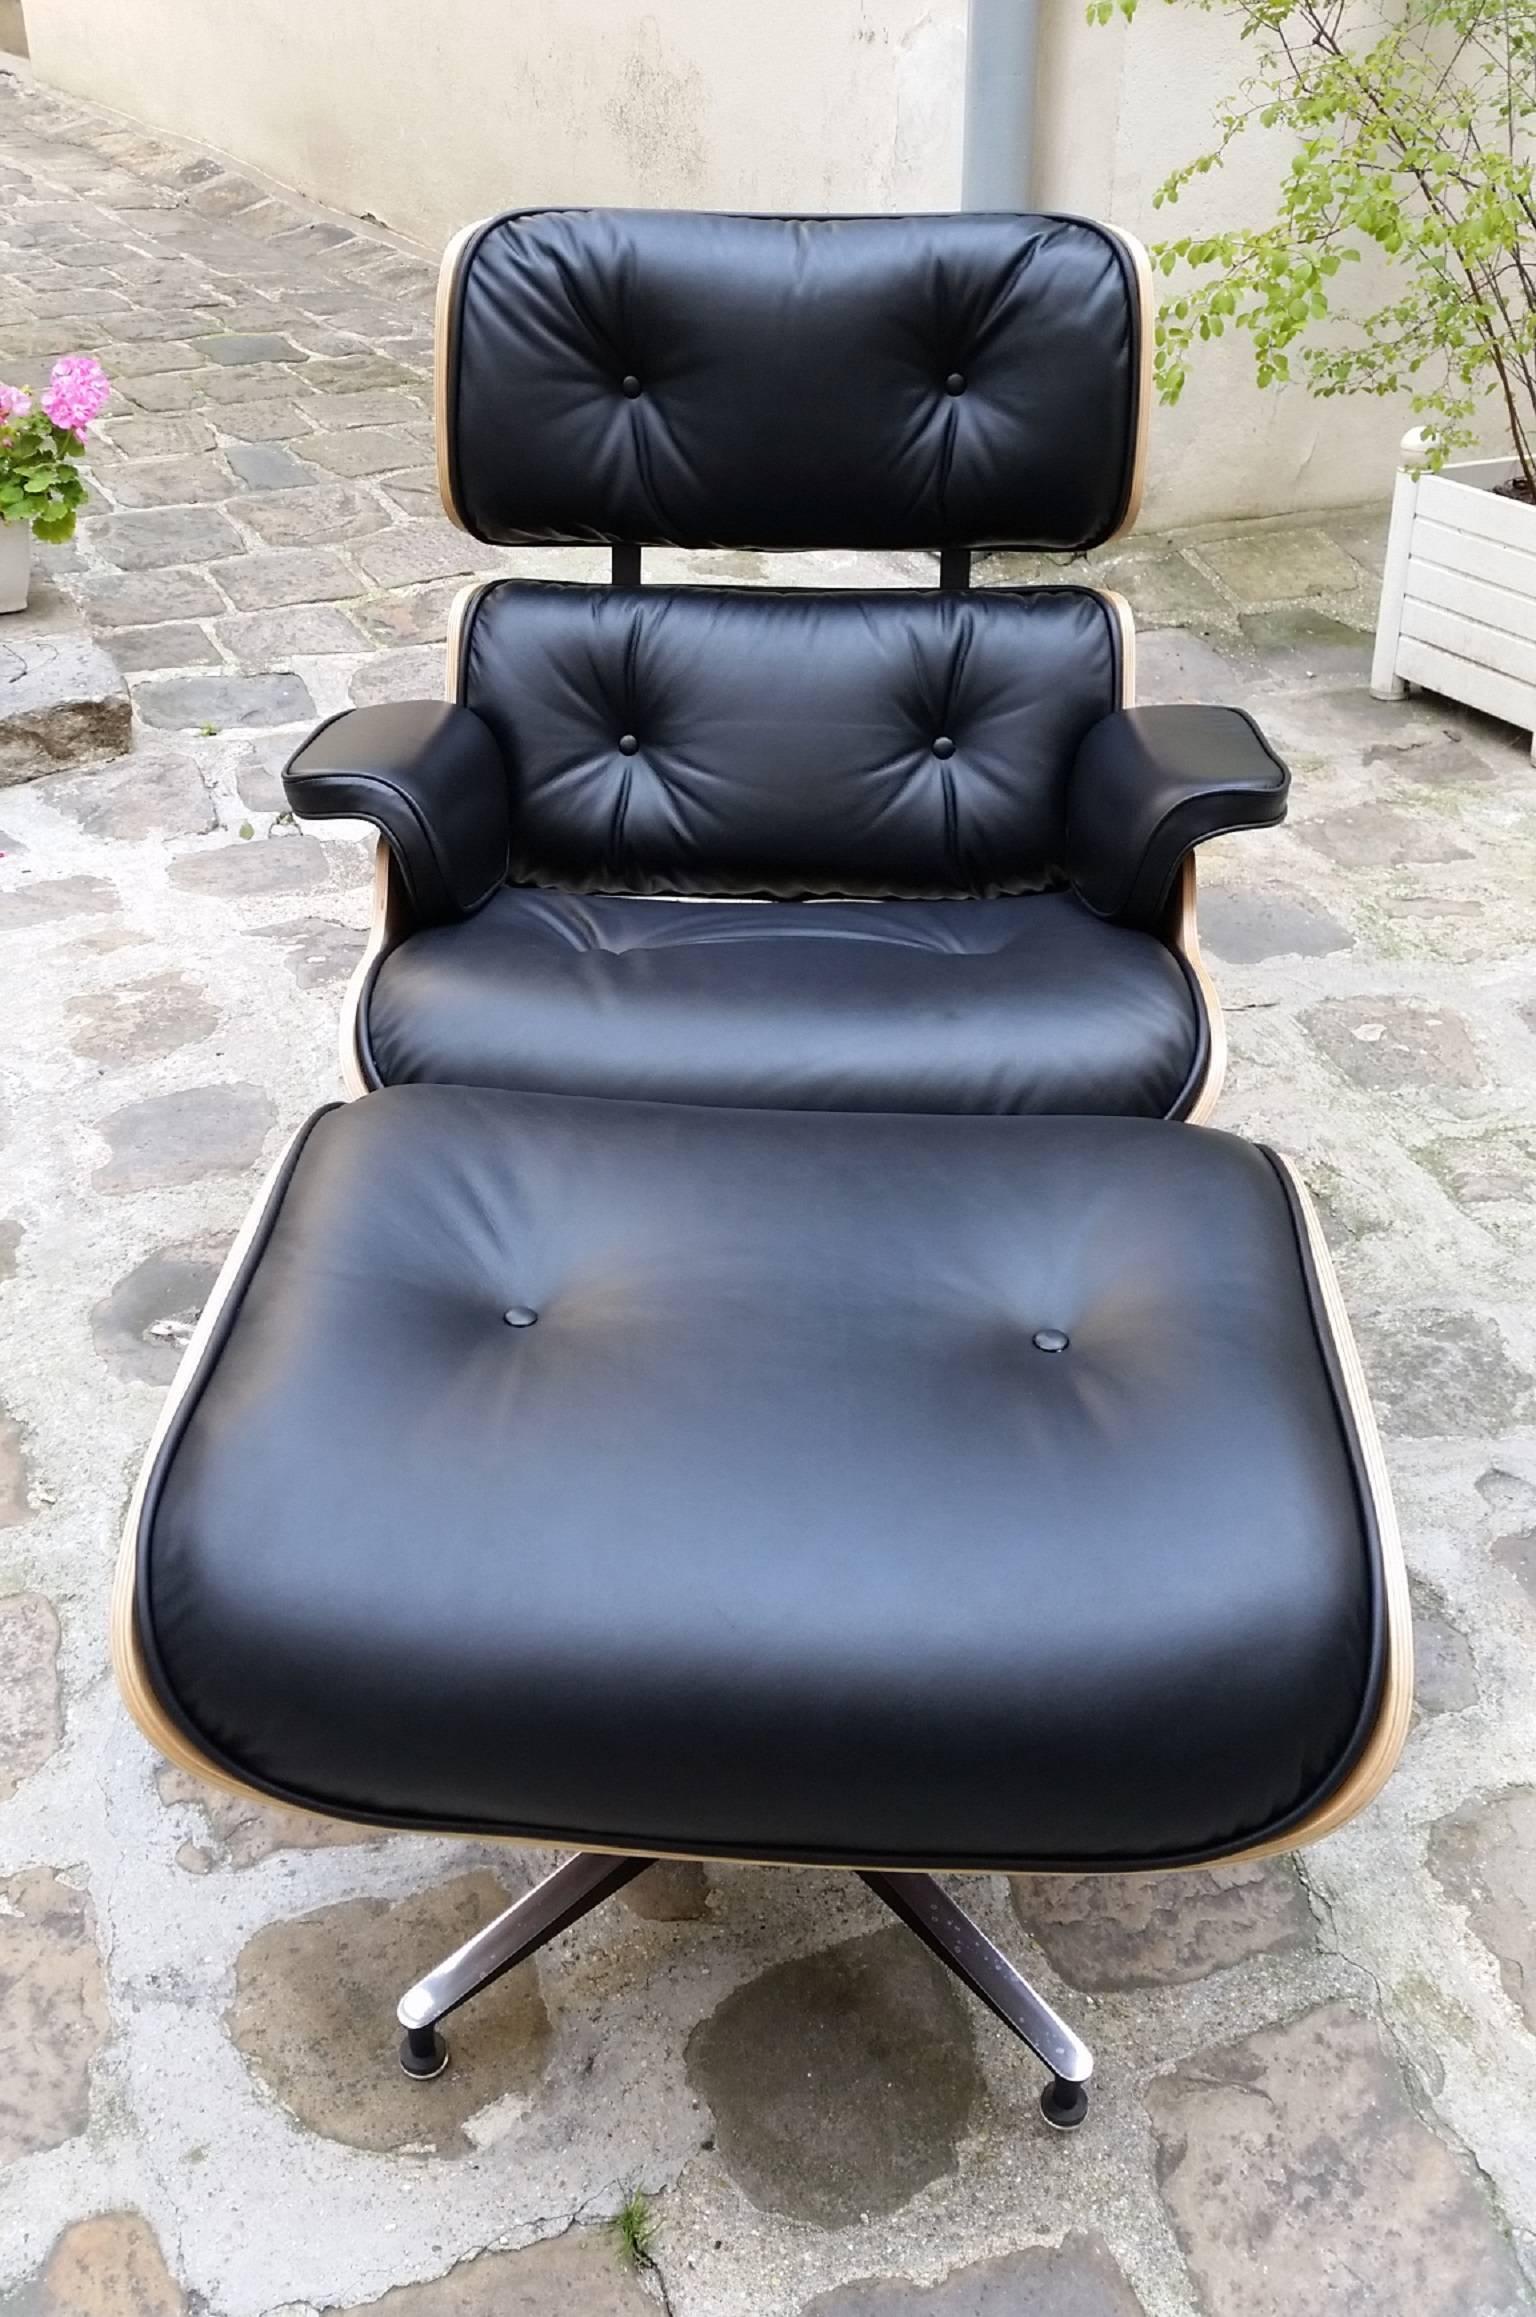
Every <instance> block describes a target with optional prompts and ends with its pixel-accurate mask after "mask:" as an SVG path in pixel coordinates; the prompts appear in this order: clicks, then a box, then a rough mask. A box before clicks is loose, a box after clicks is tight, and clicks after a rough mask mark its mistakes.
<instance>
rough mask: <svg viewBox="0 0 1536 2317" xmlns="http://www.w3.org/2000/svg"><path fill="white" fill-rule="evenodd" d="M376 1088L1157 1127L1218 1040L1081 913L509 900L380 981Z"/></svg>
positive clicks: (1035, 903) (999, 906)
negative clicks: (1097, 1118) (1016, 1116)
mask: <svg viewBox="0 0 1536 2317" xmlns="http://www.w3.org/2000/svg"><path fill="white" fill-rule="evenodd" d="M362 1027H363V1042H364V1052H365V1057H366V1059H367V1062H368V1065H369V1070H370V1075H371V1076H372V1078H373V1080H374V1082H375V1084H383V1085H398V1084H402V1083H406V1082H411V1083H419V1082H423V1081H426V1082H434V1083H438V1084H453V1085H462V1086H501V1087H507V1088H512V1089H523V1088H527V1089H539V1090H547V1091H551V1092H564V1093H573V1094H603V1095H623V1096H629V1097H635V1098H646V1099H652V1098H654V1099H660V1100H666V1101H674V1102H707V1103H725V1104H737V1105H744V1106H752V1107H758V1106H761V1107H765V1108H786V1109H802V1110H812V1109H814V1110H905V1111H913V1110H928V1111H992V1112H998V1111H1002V1112H1007V1111H1041V1112H1045V1111H1062V1112H1077V1113H1087V1112H1091V1113H1100V1112H1111V1113H1119V1114H1128V1115H1132V1116H1139V1117H1162V1116H1165V1115H1167V1114H1170V1113H1174V1112H1177V1110H1178V1109H1179V1107H1180V1105H1181V1103H1182V1102H1183V1101H1184V1100H1185V1099H1187V1097H1188V1095H1189V1093H1190V1092H1191V1090H1192V1089H1193V1087H1194V1086H1195V1085H1196V1084H1197V1083H1198V1080H1199V1076H1200V1071H1201V1068H1202V1067H1203V1063H1204V1058H1205V1036H1206V1028H1205V1019H1204V1014H1203V1011H1202V1009H1201V1007H1200V1004H1199V1000H1198V996H1197V994H1196V991H1195V986H1194V984H1193V981H1192V980H1191V978H1190V977H1189V976H1188V975H1186V973H1185V971H1184V968H1183V967H1182V965H1181V964H1180V962H1179V960H1178V959H1177V958H1176V957H1175V956H1174V955H1173V954H1172V952H1171V951H1169V950H1168V949H1167V948H1166V947H1165V946H1164V944H1163V943H1162V942H1160V941H1158V940H1157V939H1156V938H1155V937H1153V936H1152V935H1150V934H1144V933H1134V932H1130V931H1127V930H1125V929H1124V928H1122V927H1119V926H1113V925H1106V924H1104V923H1103V922H1102V921H1101V920H1100V919H1098V918H1096V917H1094V916H1093V915H1092V914H1091V913H1090V912H1089V911H1088V910H1086V909H1084V908H1083V907H1082V905H1081V904H1080V903H1079V902H1077V901H1075V900H1074V899H1073V898H1072V896H1071V895H1070V894H1066V893H1048V894H1031V895H1028V896H1024V897H1019V898H1010V899H1007V900H1001V901H927V902H898V901H880V902H814V903H807V902H762V903H756V904H754V903H750V902H721V903H710V902H699V903H692V902H668V901H645V900H624V899H615V898H611V897H606V896H589V897H585V898H578V897H575V896H572V895H568V894H562V893H554V892H545V891H537V890H534V889H532V888H529V887H521V886H507V887H505V888H504V889H503V890H502V891H501V892H500V893H498V894H497V895H496V896H495V897H494V899H493V900H492V901H491V902H490V903H489V904H488V905H487V907H486V908H484V909H483V910H481V912H480V913H479V915H478V916H476V917H474V918H471V919H469V920H468V921H467V922H466V923H464V924H460V925H452V926H438V927H433V928H430V929H428V930H426V931H423V932H420V933H417V934H414V935H412V936H411V938H410V939H408V940H407V941H405V942H403V943H402V944H401V946H400V947H399V948H398V949H396V950H394V951H392V952H391V953H390V955H389V956H387V957H386V958H385V959H384V962H383V964H382V965H381V966H380V968H379V971H378V973H377V975H376V977H375V979H374V982H373V985H372V988H371V990H370V992H369V993H368V997H367V1001H366V1005H365V1009H364V1015H363V1024H362Z"/></svg>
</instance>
